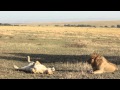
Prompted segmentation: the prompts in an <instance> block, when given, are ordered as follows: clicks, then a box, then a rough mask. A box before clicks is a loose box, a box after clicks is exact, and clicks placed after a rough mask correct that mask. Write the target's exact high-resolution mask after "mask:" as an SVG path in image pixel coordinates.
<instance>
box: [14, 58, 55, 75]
mask: <svg viewBox="0 0 120 90" xmlns="http://www.w3.org/2000/svg"><path fill="white" fill-rule="evenodd" d="M28 63H29V64H28V65H26V66H24V67H21V68H19V67H18V66H16V65H14V68H15V69H16V70H19V71H25V72H29V73H40V74H53V72H54V71H55V68H54V67H52V68H47V67H46V66H45V65H43V64H41V63H40V62H39V61H35V62H32V61H30V56H28Z"/></svg>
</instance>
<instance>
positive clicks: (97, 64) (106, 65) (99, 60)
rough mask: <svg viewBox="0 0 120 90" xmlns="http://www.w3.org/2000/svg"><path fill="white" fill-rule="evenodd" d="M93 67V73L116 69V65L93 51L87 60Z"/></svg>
mask: <svg viewBox="0 0 120 90" xmlns="http://www.w3.org/2000/svg"><path fill="white" fill-rule="evenodd" d="M87 62H88V63H89V64H91V66H92V68H93V74H101V73H104V72H114V71H116V70H118V68H117V66H116V65H115V64H113V63H111V62H109V61H108V60H107V59H106V58H105V57H103V56H101V55H99V54H97V53H93V54H91V55H90V59H89V60H88V61H87Z"/></svg>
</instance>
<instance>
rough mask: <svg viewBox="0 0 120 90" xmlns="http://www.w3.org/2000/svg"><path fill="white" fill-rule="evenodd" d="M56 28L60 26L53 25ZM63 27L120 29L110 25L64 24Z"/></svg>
mask: <svg viewBox="0 0 120 90" xmlns="http://www.w3.org/2000/svg"><path fill="white" fill-rule="evenodd" d="M55 26H56V27H59V26H60V25H55ZM63 26H64V27H95V28H96V27H101V28H120V25H116V26H115V25H111V26H107V25H105V26H94V25H85V24H82V25H79V24H78V25H72V24H65V25H63Z"/></svg>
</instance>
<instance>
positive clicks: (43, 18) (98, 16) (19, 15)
mask: <svg viewBox="0 0 120 90" xmlns="http://www.w3.org/2000/svg"><path fill="white" fill-rule="evenodd" d="M95 20H120V11H0V23H26V22H27V23H28V22H69V21H70V22H72V21H95Z"/></svg>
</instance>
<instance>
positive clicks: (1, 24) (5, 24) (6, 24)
mask: <svg viewBox="0 0 120 90" xmlns="http://www.w3.org/2000/svg"><path fill="white" fill-rule="evenodd" d="M0 26H13V25H11V24H9V23H0Z"/></svg>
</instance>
